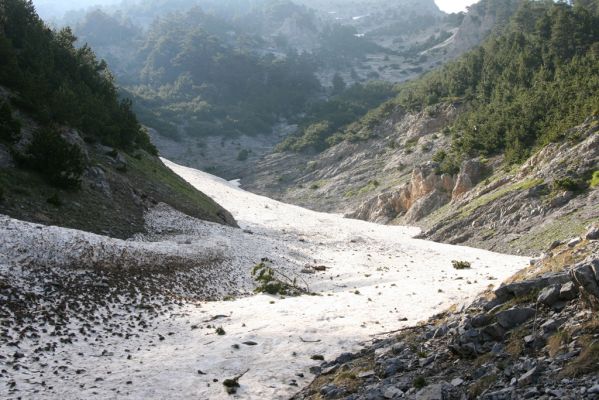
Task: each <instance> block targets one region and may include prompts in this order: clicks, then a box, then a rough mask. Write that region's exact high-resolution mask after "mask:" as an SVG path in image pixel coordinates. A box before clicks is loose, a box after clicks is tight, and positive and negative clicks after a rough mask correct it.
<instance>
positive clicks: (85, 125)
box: [0, 0, 235, 238]
mask: <svg viewBox="0 0 599 400" xmlns="http://www.w3.org/2000/svg"><path fill="white" fill-rule="evenodd" d="M0 12H1V13H2V15H1V16H2V18H0V22H1V29H0V53H1V57H0V114H1V115H0V118H1V119H0V134H1V135H0V182H1V185H0V212H1V213H3V214H7V215H10V216H13V217H16V218H21V219H26V220H29V221H35V222H42V223H45V224H57V225H61V226H68V227H72V228H79V229H84V230H87V231H91V232H97V233H103V234H110V235H113V236H117V237H123V238H125V237H129V236H131V235H132V234H134V233H137V232H140V231H143V230H144V221H143V214H144V212H145V210H146V209H147V208H148V207H149V206H151V205H153V204H156V203H159V202H162V203H167V204H170V205H171V206H173V207H174V208H176V209H179V210H181V211H183V212H185V213H187V214H189V215H193V216H196V217H198V218H201V219H206V220H210V221H214V222H219V223H225V224H235V222H234V220H233V219H232V217H231V216H230V215H229V213H228V212H227V211H226V210H224V209H223V208H222V207H220V206H218V205H217V204H216V203H215V202H214V201H212V200H211V199H210V198H208V197H207V196H205V195H204V194H202V193H200V192H198V191H197V190H195V189H194V188H192V187H191V186H190V185H189V184H187V183H186V182H184V181H183V180H181V179H180V178H179V177H177V176H176V175H174V174H173V173H172V172H171V171H170V170H168V169H167V168H166V167H165V166H164V165H163V164H162V163H161V162H160V160H159V159H158V158H157V151H156V148H155V147H154V146H153V145H152V144H151V142H150V140H149V137H148V135H147V133H146V132H145V130H144V129H143V128H142V127H141V126H140V124H139V123H138V121H137V119H136V117H135V115H134V114H133V112H132V110H131V102H130V101H129V100H126V99H121V98H120V97H119V96H118V94H117V90H116V88H115V86H114V83H113V78H112V76H111V74H110V72H109V70H108V68H107V66H106V64H105V63H104V62H100V61H98V60H97V59H96V57H95V55H94V53H93V52H92V50H91V49H90V48H89V47H83V48H80V49H78V48H76V47H75V46H74V43H75V41H76V38H75V37H74V36H73V35H72V33H71V31H70V30H69V29H63V30H60V31H51V30H50V29H49V28H47V27H46V26H45V25H44V23H43V22H42V21H41V20H40V19H39V18H38V16H37V15H36V13H35V10H34V8H33V6H32V5H31V4H30V3H28V2H25V1H19V0H10V1H6V2H3V3H2V8H1V9H0Z"/></svg>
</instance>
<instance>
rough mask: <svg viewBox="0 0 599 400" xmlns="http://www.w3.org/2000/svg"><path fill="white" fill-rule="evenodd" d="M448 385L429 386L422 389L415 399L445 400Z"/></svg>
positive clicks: (436, 384)
mask: <svg viewBox="0 0 599 400" xmlns="http://www.w3.org/2000/svg"><path fill="white" fill-rule="evenodd" d="M445 385H446V383H444V382H443V383H435V384H434V385H429V386H427V387H425V388H424V389H421V390H420V391H419V392H418V393H416V396H415V397H414V399H417V400H443V399H444V397H443V392H444V386H445Z"/></svg>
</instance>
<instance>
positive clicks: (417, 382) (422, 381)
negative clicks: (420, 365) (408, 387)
mask: <svg viewBox="0 0 599 400" xmlns="http://www.w3.org/2000/svg"><path fill="white" fill-rule="evenodd" d="M426 385H428V383H427V382H426V378H425V377H424V376H422V375H419V376H417V377H416V378H414V382H412V386H414V387H415V388H416V389H422V388H423V387H425V386H426Z"/></svg>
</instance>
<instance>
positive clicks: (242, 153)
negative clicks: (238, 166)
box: [237, 149, 250, 161]
mask: <svg viewBox="0 0 599 400" xmlns="http://www.w3.org/2000/svg"><path fill="white" fill-rule="evenodd" d="M249 156H250V152H249V151H248V150H247V149H242V150H239V153H237V161H246V160H247V159H248V157H249Z"/></svg>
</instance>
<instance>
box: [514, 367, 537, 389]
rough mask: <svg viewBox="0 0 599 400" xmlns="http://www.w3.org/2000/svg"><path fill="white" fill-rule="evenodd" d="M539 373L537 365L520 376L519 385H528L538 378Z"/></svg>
mask: <svg viewBox="0 0 599 400" xmlns="http://www.w3.org/2000/svg"><path fill="white" fill-rule="evenodd" d="M537 373H538V368H537V367H533V368H531V369H530V370H528V371H527V372H526V373H525V374H524V375H522V376H521V377H520V378H518V386H528V385H530V384H532V383H533V382H534V381H535V379H536V376H537Z"/></svg>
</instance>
